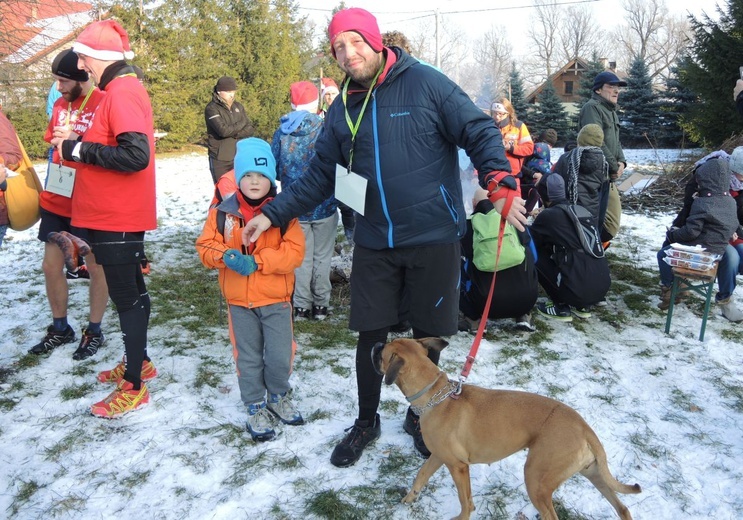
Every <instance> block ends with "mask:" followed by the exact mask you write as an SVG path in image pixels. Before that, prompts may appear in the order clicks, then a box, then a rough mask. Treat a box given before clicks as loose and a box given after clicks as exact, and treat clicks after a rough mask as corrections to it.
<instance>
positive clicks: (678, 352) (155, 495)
mask: <svg viewBox="0 0 743 520" xmlns="http://www.w3.org/2000/svg"><path fill="white" fill-rule="evenodd" d="M627 155H628V160H629V161H630V163H632V167H633V168H637V169H643V170H645V171H651V170H656V171H661V170H662V163H667V162H670V161H672V160H673V159H674V157H675V156H676V153H675V152H671V151H661V152H653V151H650V152H645V151H643V152H631V151H630V152H628V154H627ZM553 159H554V158H553ZM157 168H158V216H159V228H158V230H157V231H155V232H153V233H151V234H148V239H149V243H148V245H147V251H148V254H149V255H150V256H151V257H152V259H153V274H152V275H150V280H153V279H155V277H157V276H160V275H161V274H162V273H166V272H169V271H173V270H174V269H175V268H176V267H183V266H186V267H188V266H193V269H192V270H186V271H184V272H185V273H187V274H185V275H184V277H183V279H182V280H179V282H180V283H183V284H187V283H189V278H190V277H203V276H211V274H207V273H206V271H205V270H203V269H201V268H199V264H198V260H197V258H196V253H195V250H194V247H193V241H194V239H195V238H196V236H197V235H198V233H199V232H200V230H201V226H202V223H203V219H204V217H205V214H206V208H207V206H208V202H209V200H210V198H211V195H212V188H211V180H210V176H209V172H208V167H207V160H206V156H205V155H204V154H200V153H192V154H187V155H180V156H168V157H163V158H159V160H158V163H157ZM628 173H631V172H628ZM670 221H671V216H670V215H664V214H658V215H632V214H626V215H624V216H623V221H622V223H623V226H622V231H621V233H620V235H619V237H618V238H617V239H616V240H615V241H614V242H613V245H612V247H611V249H610V250H609V255H611V256H612V257H613V265H616V266H620V267H621V268H622V269H625V270H627V271H628V272H636V273H640V274H642V273H643V272H646V273H648V274H649V276H645V278H642V277H639V278H638V279H642V280H645V281H644V282H642V283H640V284H639V285H633V284H630V283H626V282H622V283H615V285H614V287H613V289H612V291H611V293H610V294H609V298H608V306H607V307H606V308H603V309H600V310H598V311H597V312H596V313H595V315H594V317H592V318H591V319H589V320H586V321H574V322H573V323H554V322H549V321H546V320H542V319H537V327H538V332H537V333H535V334H533V335H529V334H526V333H521V332H517V331H515V330H514V329H513V328H512V324H510V323H508V322H507V321H504V322H503V323H500V322H498V323H495V324H492V325H494V326H491V327H490V328H491V329H493V330H494V331H495V330H496V329H497V327H501V328H502V329H501V330H502V332H500V333H491V334H490V335H489V336H488V338H489V339H487V340H486V341H485V342H484V343H483V345H482V346H481V348H480V353H479V355H478V358H477V361H476V363H475V366H474V368H473V372H472V375H471V376H470V380H469V382H470V383H473V384H478V385H482V386H488V387H504V388H512V389H521V390H527V391H533V392H537V393H541V394H544V395H549V396H552V397H555V398H556V399H559V400H561V401H563V402H565V403H567V404H569V405H570V406H572V407H574V408H575V409H576V410H578V411H579V412H580V413H581V414H582V415H583V417H584V418H585V419H586V421H587V422H588V423H589V424H590V425H591V426H592V427H593V428H594V430H595V431H596V432H597V434H598V435H599V437H600V438H601V440H602V441H603V443H604V446H605V448H606V451H607V454H608V457H609V466H610V468H611V470H612V472H613V473H614V475H615V476H617V478H619V479H620V480H622V481H624V482H627V483H635V482H637V483H639V484H640V485H641V486H642V489H643V492H642V494H639V495H631V496H625V497H623V501H624V502H625V503H626V504H627V505H628V507H629V508H630V510H631V512H632V514H633V515H634V518H637V519H680V518H684V519H703V518H704V519H706V518H715V519H734V518H740V514H741V513H740V512H741V511H743V470H742V469H741V467H742V466H743V465H742V464H741V461H742V460H743V435H741V432H743V367H742V365H743V363H742V362H743V352H741V346H740V344H741V339H742V338H743V334H741V332H740V326H739V325H733V324H731V323H729V322H727V321H726V320H725V319H724V318H722V317H721V316H719V314H718V312H717V311H716V310H715V309H713V316H711V319H710V321H709V323H708V327H707V333H706V339H705V341H704V342H703V343H700V342H699V341H697V336H698V332H699V326H700V317H699V316H698V307H699V306H698V305H696V306H688V307H687V306H685V305H681V306H680V307H679V308H678V309H677V312H676V314H675V317H674V321H673V327H672V330H671V333H670V335H666V334H664V332H663V327H664V325H665V314H663V313H661V312H660V311H658V310H657V309H656V308H655V304H656V302H657V297H656V295H657V292H658V291H657V277H655V276H654V273H655V272H656V271H657V266H656V260H655V252H656V250H657V248H658V247H659V246H660V244H661V242H662V240H663V235H664V230H665V226H666V225H668V224H669V223H670ZM37 230H38V227H37V226H35V227H34V228H32V229H30V230H28V231H24V232H13V231H9V233H8V236H7V238H6V242H5V243H4V245H3V247H2V249H1V250H0V263H2V265H3V266H4V267H3V273H4V276H3V278H4V283H3V294H4V297H3V298H2V302H0V330H2V331H3V335H2V338H1V339H0V517H8V518H19V519H27V518H81V519H93V518H102V519H104V518H122V517H124V516H126V517H130V516H134V517H151V518H158V519H203V518H213V519H228V518H229V519H234V518H251V519H253V518H256V519H264V518H265V519H299V518H364V519H366V518H396V519H407V518H415V519H430V518H450V517H452V516H454V515H456V514H457V513H458V512H459V503H458V500H457V495H456V491H455V488H454V485H453V482H452V480H451V478H450V476H449V474H448V472H447V471H446V470H445V469H442V470H440V471H439V472H438V473H437V474H436V475H435V476H434V477H433V479H432V480H431V483H430V484H429V486H428V487H427V488H426V489H425V490H424V492H423V493H422V496H421V498H420V500H419V501H418V502H417V503H416V504H414V505H413V506H403V505H401V504H399V501H400V499H401V498H402V496H403V495H404V493H405V488H407V487H408V486H409V485H410V484H411V483H412V480H413V477H414V476H415V473H416V472H417V470H418V468H419V467H420V465H421V463H422V460H421V459H420V458H418V457H417V456H416V454H415V451H414V449H413V446H412V442H411V440H410V438H409V436H407V435H406V434H405V433H404V432H403V430H402V421H403V418H404V412H405V408H406V403H405V400H404V398H403V396H402V395H401V393H400V392H399V390H398V389H397V388H396V387H389V388H387V387H385V388H384V389H383V394H382V400H383V403H382V408H381V417H382V437H381V438H380V439H379V440H378V441H377V443H376V445H375V446H373V447H371V448H369V449H368V450H367V452H366V453H365V454H364V455H363V457H362V458H361V460H360V461H359V463H357V464H356V465H355V466H353V467H351V468H347V469H338V468H335V467H333V466H332V465H331V464H330V462H329V456H330V452H331V451H332V447H333V446H334V444H335V443H336V442H337V441H338V440H339V439H340V438H341V437H342V435H343V433H344V432H343V430H344V429H345V428H347V427H348V426H350V425H351V423H352V420H353V418H354V417H355V411H356V409H355V403H356V397H355V395H356V384H355V378H354V372H353V371H354V353H353V347H352V346H349V345H348V344H347V343H343V342H341V343H339V344H335V343H333V342H332V340H327V341H325V342H323V340H322V338H316V337H315V338H313V337H311V336H310V335H309V334H300V335H299V337H298V338H297V339H298V343H299V350H298V354H297V359H296V364H295V372H294V375H293V376H292V379H293V385H294V388H295V396H296V400H297V402H298V404H299V407H300V409H301V410H302V411H303V413H304V415H305V417H306V418H307V419H308V421H307V424H306V425H304V426H299V427H284V428H280V429H281V435H280V436H279V438H278V439H277V440H276V441H274V442H270V443H263V444H255V443H253V442H252V441H251V440H250V437H249V435H248V434H247V433H246V432H245V430H244V421H245V411H244V409H243V407H242V404H241V402H240V399H239V391H238V388H237V384H236V383H237V382H236V378H235V376H234V368H233V364H232V359H231V349H230V346H229V341H228V337H227V331H226V325H223V326H213V327H198V326H196V327H194V326H193V322H196V323H198V321H199V316H198V315H194V316H191V317H190V318H191V319H190V320H189V322H190V323H189V324H188V325H189V326H186V325H187V324H186V323H175V322H172V323H167V324H165V325H158V326H153V327H151V330H150V334H149V341H150V345H151V346H150V355H151V356H152V358H153V360H154V362H155V363H156V365H157V367H158V369H159V371H160V376H159V377H158V378H157V379H155V380H154V381H153V382H152V383H151V384H150V385H149V387H150V390H151V394H152V402H151V404H150V406H148V407H147V408H145V409H143V410H141V411H138V412H136V413H133V414H130V415H128V416H126V417H124V418H122V419H119V420H114V421H105V420H100V419H95V418H93V417H92V416H90V415H89V414H88V413H87V410H88V407H89V405H90V404H91V403H93V402H94V401H97V400H99V399H101V398H102V397H104V396H105V395H106V394H107V393H108V391H110V389H109V388H106V387H105V386H104V385H101V384H98V383H96V381H95V374H96V373H97V371H99V370H103V369H108V368H111V367H113V366H114V365H115V363H116V362H117V361H118V360H119V359H120V358H121V355H122V351H123V347H122V341H121V337H120V333H119V331H118V322H117V319H116V315H115V313H114V312H113V311H112V310H111V309H109V310H108V311H107V313H106V316H105V318H104V330H105V331H106V332H107V336H108V341H107V343H106V345H105V346H104V347H103V348H102V349H101V350H100V351H99V353H98V354H97V355H96V356H94V357H93V358H92V359H90V360H86V361H84V362H73V361H72V359H71V354H72V351H73V350H74V348H75V345H67V346H65V347H63V348H60V349H58V350H56V351H54V352H53V353H52V354H51V355H50V356H48V357H46V358H42V359H41V360H40V363H38V364H34V363H29V362H28V358H27V357H26V356H25V354H26V351H27V349H28V348H29V347H30V346H31V345H33V344H34V343H35V342H37V341H38V340H39V339H40V338H41V337H42V336H43V334H44V329H45V328H46V326H47V325H48V324H49V323H50V311H49V308H48V304H47V302H46V297H45V290H44V280H43V275H42V273H41V259H42V247H41V245H40V243H39V242H38V241H37V240H36V233H37ZM215 283H216V282H215ZM739 293H740V291H738V292H736V294H735V299H736V301H737V302H738V304H739V305H741V304H743V298H741V296H740V294H739ZM86 298H87V286H86V282H81V281H78V282H74V283H72V284H71V295H70V311H69V316H70V320H71V323H72V325H73V327H75V329H76V330H78V331H79V330H80V328H81V327H82V326H84V325H85V322H86V320H87V303H86V302H87V299H86ZM153 298H155V300H154V303H153V316H155V315H157V314H158V312H159V309H158V304H157V295H153ZM215 305H216V303H215ZM194 308H195V307H194ZM638 309H639V310H638ZM343 311H344V310H343V309H338V310H337V313H342V312H343ZM448 339H449V341H450V346H449V348H448V349H447V350H445V351H444V353H443V355H442V368H443V369H444V370H446V371H447V372H448V373H449V374H451V375H452V376H455V375H456V374H458V373H459V371H460V369H461V364H462V363H463V361H464V358H465V356H466V353H467V351H468V350H469V347H470V343H471V340H472V337H471V336H469V335H467V334H464V333H460V334H458V335H456V336H453V337H451V338H448ZM318 345H319V346H318ZM205 374H206V375H209V378H207V380H208V381H209V382H208V384H204V383H203V381H204V376H205ZM71 395H72V396H76V395H79V397H71ZM524 459H525V454H524V453H519V454H516V455H514V456H512V457H510V458H508V459H506V460H504V461H501V462H498V463H495V464H492V465H489V466H487V465H478V466H473V467H472V468H471V474H472V488H473V493H474V500H475V506H476V508H477V511H476V512H475V516H474V517H475V518H501V519H512V518H515V517H516V516H517V514H518V513H523V514H525V515H526V516H527V517H528V518H530V519H533V518H535V517H536V511H535V510H534V508H533V507H532V506H531V504H530V503H529V500H528V498H527V496H526V493H525V490H524V486H523V476H522V467H523V462H524ZM555 497H556V499H557V500H558V501H559V502H561V503H562V504H563V506H564V508H565V509H566V510H567V511H568V513H565V514H566V515H569V516H565V518H571V519H577V518H584V519H609V518H615V516H614V512H613V510H612V508H611V507H610V506H609V504H608V503H607V502H606V501H605V500H603V498H602V497H601V496H600V494H599V493H598V491H596V490H595V489H594V488H593V487H592V486H591V485H590V484H589V483H588V481H587V480H585V479H583V478H582V477H574V478H572V479H570V480H569V481H568V482H567V483H566V484H565V485H563V486H562V487H561V488H560V489H559V490H558V491H557V493H556V495H555Z"/></svg>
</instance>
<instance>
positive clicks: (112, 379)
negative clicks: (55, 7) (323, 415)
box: [52, 20, 157, 418]
mask: <svg viewBox="0 0 743 520" xmlns="http://www.w3.org/2000/svg"><path fill="white" fill-rule="evenodd" d="M72 50H73V51H74V52H75V53H76V54H77V57H78V68H80V69H82V70H84V71H85V72H87V73H88V74H89V75H90V77H92V78H93V79H94V80H95V82H96V84H97V85H98V88H100V89H101V90H103V91H104V92H105V93H106V95H105V97H104V98H103V100H102V101H101V103H100V104H99V105H98V108H97V109H96V112H95V117H94V118H93V123H92V124H91V126H90V128H88V130H87V131H86V132H85V135H83V136H82V138H81V139H79V140H78V139H75V140H73V139H63V138H55V139H53V140H52V144H53V145H54V146H56V147H57V149H58V151H59V154H60V156H61V157H62V159H64V160H65V161H74V163H75V164H74V167H75V169H76V170H77V175H76V178H75V196H74V197H73V199H72V225H73V226H75V227H79V228H85V229H87V230H88V240H89V241H90V245H91V247H92V250H93V253H94V254H95V258H96V261H97V262H98V263H99V264H100V265H101V266H103V272H104V274H105V276H106V282H107V284H108V290H109V295H110V297H111V300H112V301H113V302H114V304H115V305H116V311H117V312H118V314H119V322H120V325H121V332H122V336H123V338H124V349H125V357H124V360H123V361H122V362H121V363H119V364H118V365H117V366H116V367H115V368H114V369H112V370H106V371H104V372H101V373H100V374H98V380H99V381H100V382H103V383H113V384H115V385H116V389H115V390H114V391H113V392H112V393H111V394H110V395H109V396H108V397H106V398H105V399H104V400H103V401H100V402H98V403H95V404H94V405H93V406H92V407H91V413H92V414H93V415H95V416H98V417H106V418H113V417H119V416H121V415H123V414H125V413H128V412H131V411H133V410H136V409H138V408H140V407H141V406H143V405H144V404H146V403H148V402H149V399H150V396H149V392H148V390H147V385H146V384H145V381H147V380H150V379H152V378H154V377H155V375H156V374H157V371H156V369H155V367H154V365H153V364H152V361H151V360H150V358H149V356H148V355H147V327H148V324H149V319H150V297H149V295H148V294H147V287H146V285H145V282H144V276H143V274H142V270H141V268H140V261H141V259H142V258H143V256H144V236H145V231H150V230H153V229H155V227H156V226H157V222H156V210H155V138H154V136H153V128H154V124H153V117H152V106H151V104H150V99H149V96H148V95H147V91H146V90H145V89H144V87H143V86H142V84H141V83H140V82H139V80H138V79H137V75H136V72H135V70H134V69H133V68H132V67H131V66H130V65H129V64H127V62H126V61H125V60H126V59H131V58H132V57H133V56H134V54H133V53H132V51H131V48H130V46H129V35H128V34H127V33H126V31H125V30H124V28H123V27H121V25H119V24H118V23H117V22H115V21H114V20H103V21H100V22H93V23H91V24H90V25H88V26H87V27H86V28H85V29H84V30H83V32H82V33H80V35H79V36H78V38H77V40H76V41H75V43H74V45H73V47H72Z"/></svg>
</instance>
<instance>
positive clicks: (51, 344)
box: [28, 325, 77, 356]
mask: <svg viewBox="0 0 743 520" xmlns="http://www.w3.org/2000/svg"><path fill="white" fill-rule="evenodd" d="M76 339H77V337H76V336H75V331H74V330H73V329H72V327H70V326H69V325H67V328H66V329H65V330H63V331H61V332H60V331H57V330H54V325H49V326H48V327H47V329H46V336H44V339H42V340H41V341H40V342H39V343H37V344H36V345H34V346H33V347H31V348H30V349H28V353H29V354H36V355H37V356H38V355H41V354H47V353H48V352H51V351H52V350H54V349H55V348H57V347H59V346H61V345H64V344H65V343H72V342H73V341H75V340H76Z"/></svg>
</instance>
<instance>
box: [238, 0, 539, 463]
mask: <svg viewBox="0 0 743 520" xmlns="http://www.w3.org/2000/svg"><path fill="white" fill-rule="evenodd" d="M328 37H329V39H330V45H331V51H332V53H333V57H334V58H335V59H336V61H337V62H338V65H339V66H340V67H341V69H343V71H344V72H345V73H346V79H345V81H343V83H342V86H341V94H340V96H338V98H339V100H340V101H339V102H336V103H334V104H333V106H332V107H331V109H330V111H329V112H328V115H327V118H326V120H325V125H324V130H323V133H322V135H321V136H320V137H319V138H318V140H317V142H316V144H315V155H314V156H313V158H312V160H311V162H310V168H309V172H308V174H307V175H303V176H302V177H300V178H299V179H298V180H297V181H296V182H295V183H294V184H292V185H291V186H289V187H288V188H286V189H285V190H283V191H282V192H281V193H279V194H278V195H277V196H276V197H275V198H274V200H273V201H271V202H269V203H268V204H266V205H265V206H264V207H263V213H262V214H261V215H260V216H258V217H255V218H254V219H252V220H250V221H249V222H248V223H247V224H246V226H245V228H244V231H243V242H244V243H245V244H246V245H247V244H250V243H252V242H255V241H256V240H257V239H258V237H259V236H260V234H261V233H262V232H263V231H265V230H267V229H268V228H269V227H271V226H281V225H283V224H284V223H286V222H289V221H290V220H291V219H292V218H294V217H296V216H298V215H301V214H303V213H305V212H306V211H308V210H309V209H311V208H313V207H315V206H317V205H318V204H319V203H320V202H322V201H323V200H325V199H326V198H328V197H329V196H330V195H332V194H333V191H334V188H335V187H336V179H341V183H344V182H345V183H349V184H351V186H350V189H349V190H348V191H347V192H344V191H343V190H341V191H340V192H339V195H344V193H348V192H353V193H356V194H359V195H360V196H359V197H357V198H353V197H351V198H348V199H347V200H348V201H349V202H353V203H354V204H356V206H357V209H358V211H359V213H358V214H357V220H356V227H355V230H354V237H353V238H354V242H355V244H356V245H355V248H354V255H353V265H352V272H353V275H352V276H351V293H352V294H353V297H352V298H351V313H350V318H349V327H350V328H351V329H352V330H356V331H358V332H359V337H358V342H357V344H356V382H357V385H358V399H359V401H358V417H357V419H356V421H355V422H354V425H353V426H352V427H351V428H349V431H348V433H347V434H346V436H345V437H344V438H343V440H341V441H340V443H338V444H337V445H336V447H335V449H334V450H333V453H332V455H331V457H330V462H331V463H332V464H333V465H335V466H339V467H346V466H350V465H352V464H354V463H355V462H356V461H358V460H359V458H360V457H361V455H362V453H363V451H364V449H365V448H366V447H367V446H368V445H369V444H371V443H372V442H374V441H375V440H376V439H377V438H379V435H380V429H381V426H380V417H379V414H378V413H377V410H378V408H379V401H380V393H381V386H382V376H381V375H380V374H377V373H376V372H375V370H374V366H373V363H372V360H371V351H372V348H373V347H374V345H375V344H377V343H380V342H381V343H385V342H386V341H387V336H388V333H389V331H390V327H391V326H392V325H394V324H396V323H397V322H398V321H399V314H400V309H401V297H402V295H403V290H404V291H405V294H406V300H407V302H408V303H409V307H408V308H409V309H410V316H409V320H410V322H411V324H412V327H413V337H414V338H424V337H428V336H448V335H451V334H455V333H456V332H457V314H458V306H459V305H458V304H459V288H458V285H459V264H460V245H459V242H460V239H461V237H462V236H463V235H464V232H465V227H466V226H465V221H466V214H465V210H464V204H463V201H462V185H461V182H460V180H459V160H458V153H457V147H461V148H464V150H465V151H466V152H467V155H468V156H469V157H470V159H471V160H472V162H473V163H474V165H475V168H477V170H478V172H479V174H480V183H481V185H482V186H483V187H485V188H488V191H489V192H490V198H491V200H493V201H494V204H495V206H496V208H498V210H499V211H502V212H504V214H505V215H506V216H507V218H508V220H509V221H510V222H512V223H513V224H514V225H516V226H517V227H518V228H519V229H521V230H523V229H524V228H523V224H522V223H525V222H526V218H525V217H524V215H523V214H522V213H523V211H524V207H523V200H522V199H521V198H520V197H518V196H517V194H516V190H517V188H518V185H517V183H516V181H515V179H514V178H513V177H512V176H511V174H510V169H511V167H510V164H509V162H508V160H507V159H506V155H505V150H504V148H503V139H502V137H501V135H500V132H499V131H498V129H497V128H496V127H495V124H494V123H493V121H492V120H491V119H490V118H489V117H488V116H487V115H486V114H484V113H483V112H482V111H481V110H480V109H478V108H477V107H476V106H475V104H474V103H473V102H472V100H471V99H470V98H469V97H468V96H467V94H466V93H465V92H464V91H462V89H461V88H459V87H458V86H457V85H456V84H455V83H454V82H452V81H451V80H449V79H448V78H447V77H446V76H445V75H444V74H441V73H440V72H439V71H437V70H435V69H434V68H432V67H430V66H427V65H423V64H421V63H420V62H418V60H416V59H414V58H412V57H410V55H409V54H407V53H406V52H405V51H404V50H402V49H400V48H398V47H393V48H390V47H385V46H384V45H383V43H382V35H381V33H380V31H379V27H378V25H377V20H376V19H375V18H374V16H373V15H372V14H371V13H369V12H368V11H365V10H364V9H359V8H351V9H344V10H341V11H338V12H337V13H336V14H335V15H334V16H333V19H332V20H331V22H330V26H329V27H328ZM349 171H350V172H353V173H354V174H355V176H352V175H351V173H349ZM336 175H337V177H336ZM429 357H431V358H432V359H433V360H434V361H435V362H437V361H438V352H434V351H433V350H432V351H430V353H429ZM404 429H405V431H407V432H408V433H410V434H411V435H412V436H413V439H414V445H415V447H416V449H417V450H418V451H419V452H420V453H421V454H423V455H424V456H428V455H429V454H430V453H429V452H428V449H427V448H426V446H425V443H424V442H423V437H422V436H421V433H420V424H419V421H418V416H417V415H416V414H415V413H414V412H413V411H412V410H409V411H408V415H407V417H406V419H405V423H404Z"/></svg>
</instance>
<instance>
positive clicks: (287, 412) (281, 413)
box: [266, 392, 304, 425]
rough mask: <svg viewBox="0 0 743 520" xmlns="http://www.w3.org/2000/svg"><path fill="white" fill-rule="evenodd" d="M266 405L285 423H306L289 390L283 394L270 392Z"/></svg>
mask: <svg viewBox="0 0 743 520" xmlns="http://www.w3.org/2000/svg"><path fill="white" fill-rule="evenodd" d="M266 407H267V408H268V409H269V410H270V411H271V412H273V414H274V415H275V416H276V417H278V418H279V420H280V421H281V422H282V423H284V424H291V425H297V424H304V418H303V417H302V414H301V413H299V410H297V409H296V407H295V406H294V403H292V401H291V399H290V398H289V395H288V392H284V393H283V394H272V393H269V394H268V403H267V404H266Z"/></svg>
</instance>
